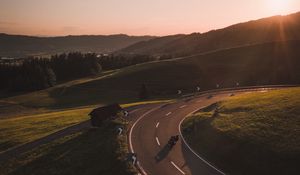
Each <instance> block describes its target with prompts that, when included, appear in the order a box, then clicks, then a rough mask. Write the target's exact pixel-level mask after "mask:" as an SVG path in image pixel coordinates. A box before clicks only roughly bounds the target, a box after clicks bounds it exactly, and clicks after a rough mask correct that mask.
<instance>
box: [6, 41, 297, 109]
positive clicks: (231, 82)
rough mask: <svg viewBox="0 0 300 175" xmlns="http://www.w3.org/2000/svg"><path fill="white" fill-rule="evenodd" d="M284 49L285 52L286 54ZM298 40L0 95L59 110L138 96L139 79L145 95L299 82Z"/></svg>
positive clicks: (16, 102) (178, 60)
mask: <svg viewBox="0 0 300 175" xmlns="http://www.w3.org/2000/svg"><path fill="white" fill-rule="evenodd" d="M287 53H288V54H287ZM299 55H300V42H299V41H288V42H275V43H265V44H258V45H252V46H244V47H240V48H234V49H226V50H222V51H216V52H212V53H209V54H204V55H198V56H192V57H189V58H185V59H174V60H166V61H158V62H152V63H146V64H140V65H136V66H129V67H127V68H123V69H120V70H115V71H114V72H112V73H110V74H107V75H105V76H102V77H98V78H90V79H89V80H87V81H82V82H80V81H79V82H76V83H73V84H62V85H60V86H57V87H53V88H50V89H47V90H42V91H38V92H33V93H29V94H25V95H19V96H15V97H10V98H2V99H1V100H2V101H3V102H4V103H5V102H7V103H13V104H18V105H21V106H25V107H28V108H46V109H58V108H61V109H64V108H66V107H77V106H82V105H95V104H97V105H98V104H106V103H112V102H118V103H128V102H136V101H138V100H139V99H138V93H139V90H140V88H141V84H142V83H146V85H147V87H148V90H149V93H150V95H151V98H154V99H155V98H164V97H175V96H176V93H177V90H178V89H181V90H183V92H184V93H187V92H194V91H195V89H196V86H200V87H201V88H202V90H205V89H212V88H215V87H216V84H220V85H221V87H233V86H235V84H236V82H239V83H240V85H241V86H247V85H264V84H297V83H300V79H299V77H300V69H299V67H300V61H299V59H298V58H299Z"/></svg>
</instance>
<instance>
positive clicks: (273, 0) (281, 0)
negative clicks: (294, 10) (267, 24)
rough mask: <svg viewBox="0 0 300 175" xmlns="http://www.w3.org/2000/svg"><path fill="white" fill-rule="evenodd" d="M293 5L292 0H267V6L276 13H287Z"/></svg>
mask: <svg viewBox="0 0 300 175" xmlns="http://www.w3.org/2000/svg"><path fill="white" fill-rule="evenodd" d="M291 5H292V0H267V6H268V7H269V9H270V10H271V11H272V12H275V13H281V14H282V13H285V12H286V11H287V10H288V9H289V8H290V6H291Z"/></svg>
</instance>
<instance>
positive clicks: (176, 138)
mask: <svg viewBox="0 0 300 175" xmlns="http://www.w3.org/2000/svg"><path fill="white" fill-rule="evenodd" d="M178 140H179V135H175V136H171V137H170V139H169V142H168V144H169V145H170V146H171V147H173V146H174V145H175V144H176V142H177V141H178Z"/></svg>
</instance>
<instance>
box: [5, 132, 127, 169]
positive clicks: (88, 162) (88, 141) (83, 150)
mask: <svg viewBox="0 0 300 175" xmlns="http://www.w3.org/2000/svg"><path fill="white" fill-rule="evenodd" d="M113 128H114V127H113V126H107V127H104V128H97V129H87V130H84V131H82V132H79V133H76V134H75V135H73V136H67V137H64V138H63V139H59V140H56V141H55V142H52V143H51V144H50V145H44V146H41V147H40V148H38V149H35V150H33V151H32V152H29V153H27V155H26V156H25V157H24V156H21V158H20V159H22V160H21V161H20V162H22V161H24V162H25V161H27V160H29V159H30V160H31V161H28V162H26V163H24V162H22V163H23V165H22V166H19V167H18V168H17V169H15V170H14V171H13V172H11V173H9V174H10V175H23V174H31V175H43V174H47V175H52V174H53V175H54V174H62V175H64V174H73V175H76V174H80V175H81V174H89V175H96V174H97V175H98V174H101V175H106V174H107V175H109V174H120V175H122V174H124V175H127V174H131V173H130V172H129V171H128V167H127V165H126V164H125V163H124V162H123V161H122V159H121V158H122V157H123V155H122V154H121V153H120V151H119V150H120V142H119V139H120V138H119V137H118V136H117V135H116V134H115V132H113V131H114V130H113Z"/></svg>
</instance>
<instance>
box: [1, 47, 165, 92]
mask: <svg viewBox="0 0 300 175" xmlns="http://www.w3.org/2000/svg"><path fill="white" fill-rule="evenodd" d="M169 58H171V57H169V56H164V57H161V58H160V59H169ZM156 59H157V58H155V57H152V56H147V55H97V54H95V53H87V54H83V53H80V52H73V53H68V54H60V55H53V56H52V57H51V58H50V59H49V58H26V59H23V60H21V61H20V60H15V61H11V60H10V61H9V62H1V63H0V81H1V82H2V83H1V85H0V89H8V90H10V91H34V90H40V89H45V88H48V87H52V86H54V85H55V84H56V83H57V82H65V81H68V80H73V79H77V78H82V77H87V76H93V75H98V74H99V73H101V71H102V70H112V69H118V68H122V67H126V66H130V65H135V64H138V63H144V62H149V61H154V60H156Z"/></svg>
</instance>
